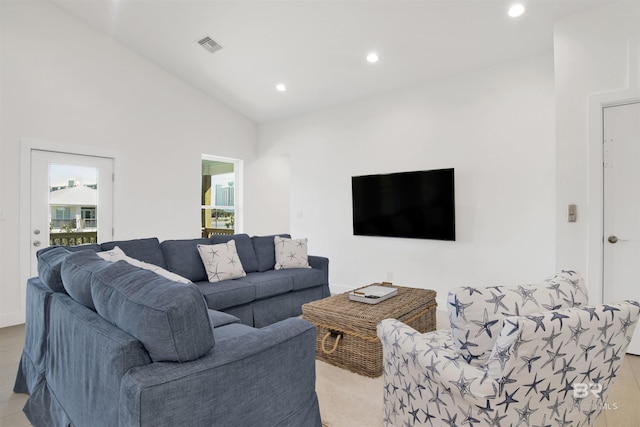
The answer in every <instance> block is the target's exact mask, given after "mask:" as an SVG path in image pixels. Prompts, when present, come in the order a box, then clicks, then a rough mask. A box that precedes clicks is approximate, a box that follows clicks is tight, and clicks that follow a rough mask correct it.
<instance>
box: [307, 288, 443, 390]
mask: <svg viewBox="0 0 640 427" xmlns="http://www.w3.org/2000/svg"><path fill="white" fill-rule="evenodd" d="M374 284H375V285H378V286H391V284H389V283H374ZM394 287H395V288H397V289H398V294H397V295H396V296H394V297H392V298H389V299H388V300H385V301H382V302H379V303H378V304H365V303H361V302H356V301H351V300H349V296H348V292H345V293H343V294H339V295H334V296H332V297H329V298H324V299H321V300H317V301H313V302H310V303H307V304H304V305H303V306H302V318H303V319H306V320H309V321H311V322H313V323H314V324H315V325H316V358H317V359H318V360H322V361H323V362H327V363H330V364H332V365H335V366H338V367H340V368H344V369H348V370H350V371H351V372H355V373H358V374H361V375H365V376H368V377H378V376H380V375H382V344H381V343H380V340H379V339H378V336H377V334H376V327H377V325H378V322H380V321H381V320H383V319H388V318H393V319H398V320H400V321H401V322H403V323H406V324H407V325H409V326H411V327H412V328H414V329H416V330H417V331H420V332H430V331H433V330H435V328H436V306H437V304H436V300H435V298H436V292H435V291H432V290H428V289H416V288H407V287H403V286H394Z"/></svg>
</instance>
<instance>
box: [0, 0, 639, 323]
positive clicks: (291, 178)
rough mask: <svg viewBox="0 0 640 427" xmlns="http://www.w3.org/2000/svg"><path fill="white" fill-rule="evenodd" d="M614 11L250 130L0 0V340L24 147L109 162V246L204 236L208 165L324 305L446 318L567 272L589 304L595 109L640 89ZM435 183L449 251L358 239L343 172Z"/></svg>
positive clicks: (14, 313)
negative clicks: (224, 161)
mask: <svg viewBox="0 0 640 427" xmlns="http://www.w3.org/2000/svg"><path fill="white" fill-rule="evenodd" d="M607 3H610V4H609V5H606V4H605V5H602V4H598V5H597V7H594V8H591V9H586V10H583V11H581V12H579V13H576V14H572V15H570V16H565V17H563V18H562V19H559V20H558V21H557V22H555V24H554V28H553V33H552V34H549V37H550V39H549V42H548V48H547V49H545V50H542V51H539V52H536V53H535V54H530V55H526V56H523V57H521V58H517V59H514V60H511V61H508V62H501V63H495V64H491V65H488V66H485V67H483V68H481V69H476V70H467V71H465V72H460V73H454V74H451V75H444V76H441V77H440V78H438V79H435V80H430V81H424V82H420V83H415V84H412V85H409V86H406V87H401V86H399V87H398V88H397V89H395V90H393V91H388V92H384V93H377V94H373V95H370V96H368V97H366V98H361V99H353V100H347V101H345V102H343V103H340V104H335V105H330V106H327V107H326V108H321V109H318V110H317V111H309V112H306V113H302V114H298V115H295V116H291V117H283V118H277V119H273V120H267V121H260V122H257V121H254V120H251V119H249V118H247V117H246V116H244V115H242V114H240V113H238V112H237V111H235V110H233V109H232V108H229V107H228V106H226V105H224V104H223V103H221V102H220V101H218V100H216V99H214V98H213V97H211V96H209V95H207V94H205V93H204V92H202V91H201V90H199V89H196V88H194V87H193V86H190V85H189V84H187V83H185V82H184V81H181V80H180V79H178V78H177V77H175V76H174V75H173V74H171V73H169V72H167V71H166V70H164V69H163V68H162V67H159V66H157V65H155V64H154V63H152V62H151V61H149V60H147V59H145V58H144V57H142V56H140V55H138V54H137V53H135V52H134V51H132V50H131V49H129V48H126V47H123V46H122V45H121V44H119V43H117V42H116V41H114V40H113V39H112V38H110V37H109V36H107V35H105V34H102V33H100V32H98V31H96V30H94V29H93V28H91V27H90V26H89V25H87V24H85V23H83V22H81V21H80V20H78V19H77V18H75V17H73V16H71V15H70V14H69V13H67V12H66V11H65V10H63V9H62V8H60V7H58V6H57V5H56V4H55V3H53V2H49V1H42V2H39V1H33V2H31V1H30V2H17V1H16V2H12V1H3V2H2V4H1V7H2V9H1V19H2V26H1V31H2V45H1V48H2V69H1V70H2V73H1V76H0V78H1V84H2V86H1V89H2V96H1V99H0V103H1V105H0V106H1V111H2V130H1V132H2V134H1V138H2V141H1V144H2V146H1V147H2V150H1V151H0V162H1V163H0V164H1V165H2V168H1V169H2V170H1V172H0V173H1V182H2V186H1V187H0V209H1V212H2V214H1V217H0V253H1V254H2V256H1V257H0V295H1V298H0V327H6V326H11V325H15V324H19V323H22V322H23V321H24V285H25V279H26V277H25V273H24V271H25V267H24V265H25V260H24V256H23V255H21V251H19V250H18V248H21V247H22V245H23V244H24V242H23V240H24V231H25V228H24V221H23V218H24V214H25V212H22V210H21V206H23V203H24V202H23V201H22V198H23V197H24V194H23V193H22V192H21V185H20V182H21V180H22V175H21V173H22V168H21V162H23V159H22V158H21V156H22V153H23V151H22V147H23V146H24V144H31V145H33V146H37V147H40V148H46V147H49V148H50V149H54V150H55V149H67V148H70V149H73V150H75V152H81V153H84V154H93V155H107V156H112V157H114V158H115V160H116V163H115V164H116V179H115V191H114V211H115V215H114V228H115V235H114V239H131V238H138V237H150V236H156V237H158V238H159V239H160V240H165V239H179V238H187V237H195V236H198V235H199V234H200V206H199V198H200V188H199V183H200V162H201V156H202V155H203V154H208V155H215V156H223V157H228V158H234V159H241V160H242V161H243V163H244V177H243V193H244V197H243V221H242V223H241V224H239V227H240V231H243V232H247V233H249V234H252V235H261V234H272V233H280V232H287V233H290V234H291V235H292V236H293V237H306V238H308V239H309V251H310V253H313V254H318V255H322V256H326V257H328V258H329V259H330V261H331V268H330V284H331V289H332V291H333V292H334V293H335V292H341V291H345V290H349V289H353V288H355V287H358V286H362V285H365V284H368V283H372V282H378V281H381V280H389V281H392V282H394V283H398V284H404V285H407V286H413V287H419V288H428V289H433V290H435V291H436V292H437V294H438V303H439V305H440V306H441V307H445V305H446V303H445V298H446V294H447V292H448V290H449V289H451V288H453V287H456V286H461V285H468V284H473V285H492V284H496V283H500V284H505V283H529V282H532V281H537V280H541V279H543V278H544V277H547V276H548V275H549V274H551V273H552V272H554V271H556V270H558V269H562V268H570V269H574V270H577V271H580V272H581V273H582V274H583V276H584V277H585V280H586V283H587V286H588V288H589V294H590V298H591V299H592V300H593V301H594V302H599V301H602V299H603V296H602V281H601V279H600V278H601V277H602V267H601V265H600V264H601V263H600V262H599V261H598V259H599V256H600V255H599V254H600V253H601V248H602V242H601V236H599V237H595V241H594V230H598V227H599V224H600V223H601V211H602V203H601V202H598V201H597V200H598V197H597V195H598V193H597V185H596V184H595V183H596V182H597V179H598V177H599V176H601V168H600V169H598V168H596V167H594V163H593V161H594V155H593V153H594V141H596V142H595V146H596V147H598V146H599V145H598V144H599V141H597V140H598V135H599V133H598V132H599V130H598V127H597V124H598V123H599V122H598V120H599V119H598V117H597V114H596V115H594V114H593V108H594V105H595V108H596V111H597V108H598V107H599V106H600V105H601V104H602V103H603V102H613V101H616V99H618V100H621V99H629V98H637V97H638V96H639V95H638V91H639V90H640V29H639V26H638V25H637V23H638V19H637V18H638V14H639V13H640V5H639V3H638V2H636V1H628V2H607ZM207 31H212V30H207ZM198 34H199V33H198ZM450 54H451V55H452V56H454V55H456V54H457V53H456V52H451V53H450ZM294 90H295V89H294V88H290V90H289V92H293V91H294ZM279 95H283V94H280V93H276V92H275V91H273V93H270V94H269V95H268V96H269V97H272V98H269V99H270V100H271V102H273V104H274V105H276V106H277V105H278V103H279V102H280V101H279V98H277V97H278V96H279ZM285 95H289V93H287V94H285ZM594 128H595V130H594ZM596 152H597V149H596ZM596 163H597V162H596ZM445 167H453V168H455V169H456V241H455V242H440V241H426V240H413V239H385V238H370V237H359V236H353V233H352V229H351V227H352V222H351V213H350V212H351V194H350V183H351V181H350V179H351V177H352V176H356V175H364V174H369V173H390V172H400V171H411V170H423V169H439V168H445ZM573 204H574V205H576V206H577V209H578V220H577V221H576V222H568V221H567V206H568V205H573ZM144 212H153V216H147V215H144V220H141V221H136V220H134V219H132V218H136V217H137V216H140V214H141V213H144ZM265 213H268V214H265ZM27 232H28V225H27ZM598 239H600V240H598ZM109 240H111V239H109ZM594 260H595V261H594Z"/></svg>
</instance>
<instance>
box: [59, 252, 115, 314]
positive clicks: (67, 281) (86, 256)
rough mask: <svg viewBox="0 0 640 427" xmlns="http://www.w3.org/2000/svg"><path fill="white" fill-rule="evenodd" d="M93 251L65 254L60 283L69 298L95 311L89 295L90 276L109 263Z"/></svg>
mask: <svg viewBox="0 0 640 427" xmlns="http://www.w3.org/2000/svg"><path fill="white" fill-rule="evenodd" d="M110 264H111V263H110V262H109V261H105V260H103V259H102V258H100V257H99V256H98V255H97V254H96V253H95V252H94V251H92V250H86V251H80V252H75V253H73V254H70V255H69V256H67V257H66V258H65V259H64V261H63V263H62V271H61V273H62V283H63V285H64V288H65V289H66V291H67V293H68V294H69V296H70V297H71V298H73V299H74V300H76V301H77V302H79V303H80V304H82V305H84V306H85V307H89V308H90V309H91V310H93V311H95V310H96V307H95V305H94V304H93V298H92V297H91V276H93V274H94V273H95V272H96V271H98V270H100V269H102V268H105V267H107V266H108V265H110Z"/></svg>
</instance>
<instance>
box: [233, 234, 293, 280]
mask: <svg viewBox="0 0 640 427" xmlns="http://www.w3.org/2000/svg"><path fill="white" fill-rule="evenodd" d="M276 236H280V237H285V238H287V239H290V238H291V236H290V235H289V234H272V235H270V236H253V237H252V238H251V242H252V243H253V249H254V250H255V253H256V257H257V258H258V271H260V272H262V271H268V270H273V269H274V268H275V266H276V245H275V243H274V241H273V239H274V237H276ZM242 265H244V264H242Z"/></svg>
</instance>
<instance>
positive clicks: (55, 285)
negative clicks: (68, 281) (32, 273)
mask: <svg viewBox="0 0 640 427" xmlns="http://www.w3.org/2000/svg"><path fill="white" fill-rule="evenodd" d="M46 249H47V250H40V251H38V253H37V254H36V257H37V258H38V277H40V280H42V283H44V284H45V285H47V287H48V288H49V289H51V290H52V291H55V292H65V289H64V285H63V284H62V276H61V268H62V261H64V259H65V258H66V257H67V256H68V255H69V254H70V253H71V252H69V251H68V250H67V249H66V248H64V247H63V246H56V247H52V248H46Z"/></svg>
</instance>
